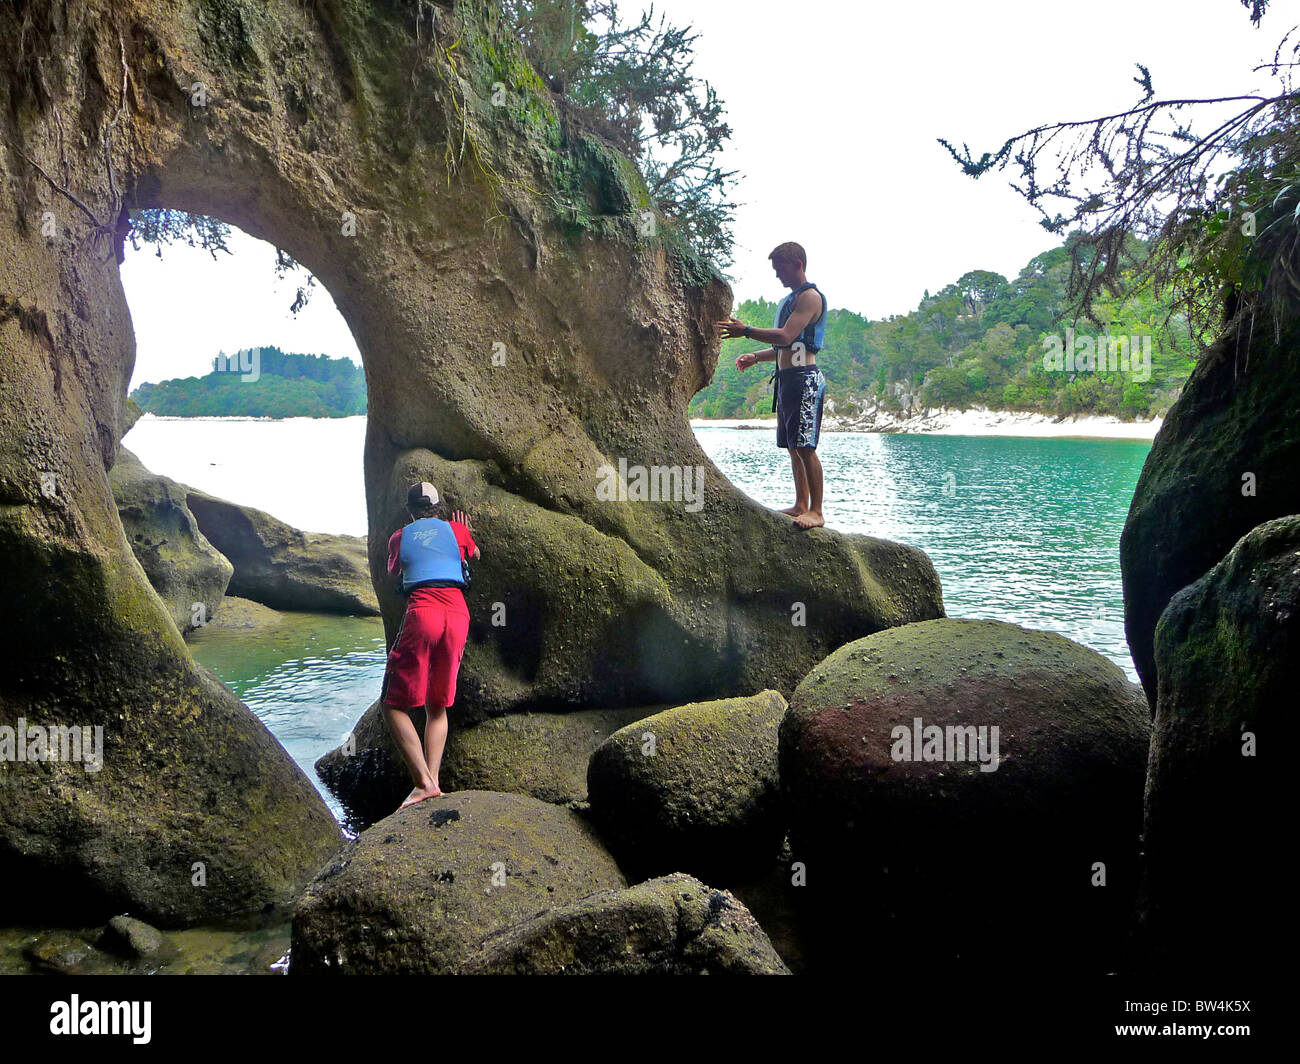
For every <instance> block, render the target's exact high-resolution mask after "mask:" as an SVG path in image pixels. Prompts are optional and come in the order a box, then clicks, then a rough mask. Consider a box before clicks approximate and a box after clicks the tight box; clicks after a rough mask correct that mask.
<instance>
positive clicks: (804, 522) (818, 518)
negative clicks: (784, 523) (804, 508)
mask: <svg viewBox="0 0 1300 1064" xmlns="http://www.w3.org/2000/svg"><path fill="white" fill-rule="evenodd" d="M794 523H795V525H796V526H797V527H798V528H821V527H822V525H824V524H825V523H826V519H825V518H824V517H822V515H821V512H820V511H819V510H809V511H808V512H807V513H803V514H799V516H798V517H796V518H795V519H794Z"/></svg>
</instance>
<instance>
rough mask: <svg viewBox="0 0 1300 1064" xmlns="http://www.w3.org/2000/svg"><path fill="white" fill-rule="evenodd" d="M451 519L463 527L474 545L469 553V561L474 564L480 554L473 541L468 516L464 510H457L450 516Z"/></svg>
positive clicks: (472, 531) (476, 544)
mask: <svg viewBox="0 0 1300 1064" xmlns="http://www.w3.org/2000/svg"><path fill="white" fill-rule="evenodd" d="M451 519H452V520H453V521H455V522H456V523H457V524H459V525H464V526H465V531H466V532H468V533H469V537H470V542H471V543H473V544H474V549H473V551H472V552H471V553H470V556H469V560H470V561H472V562H476V561H478V560H479V558H481V557H482V552H481V551H480V550H479V549H478V543H476V542H475V541H474V529H472V528H471V527H470V524H469V515H468V514H467V513H465V511H464V510H457V511H456V512H455V513H454V514H452V515H451ZM458 542H459V541H458Z"/></svg>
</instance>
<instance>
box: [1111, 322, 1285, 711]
mask: <svg viewBox="0 0 1300 1064" xmlns="http://www.w3.org/2000/svg"><path fill="white" fill-rule="evenodd" d="M1290 320H1291V321H1292V322H1293V321H1294V318H1292V319H1290ZM1284 324H1285V322H1284ZM1297 345H1300V325H1297V324H1286V327H1285V328H1284V329H1283V330H1282V333H1281V335H1280V336H1279V335H1276V334H1275V332H1274V324H1273V323H1272V322H1271V321H1270V322H1268V323H1267V324H1265V323H1264V322H1263V321H1261V322H1259V323H1258V324H1257V323H1256V322H1255V321H1254V319H1253V317H1252V318H1251V319H1250V320H1248V321H1245V322H1243V323H1241V325H1240V327H1239V329H1237V330H1235V331H1231V332H1229V333H1227V334H1226V335H1225V336H1223V337H1222V338H1221V339H1219V340H1218V341H1217V342H1215V343H1214V344H1213V345H1211V346H1210V348H1209V349H1208V350H1207V351H1206V352H1205V353H1204V354H1203V355H1201V356H1200V358H1199V359H1197V362H1196V368H1195V369H1194V370H1193V371H1192V375H1191V377H1190V378H1189V379H1188V381H1187V383H1186V384H1185V385H1184V386H1183V390H1182V394H1181V395H1180V396H1179V397H1178V401H1177V402H1175V403H1174V405H1173V407H1171V408H1170V410H1169V414H1168V416H1167V417H1166V418H1165V423H1164V425H1163V426H1162V427H1161V429H1160V432H1159V434H1158V435H1157V436H1156V438H1155V443H1154V444H1153V445H1152V447H1151V453H1150V454H1148V455H1147V460H1146V464H1145V465H1144V466H1143V467H1142V476H1141V477H1140V478H1139V479H1138V483H1137V489H1136V490H1135V491H1134V493H1133V503H1132V505H1131V506H1130V508H1129V513H1128V519H1127V520H1126V521H1125V523H1124V534H1123V536H1122V537H1121V538H1120V566H1121V569H1122V572H1123V577H1124V627H1125V630H1126V631H1127V633H1128V645H1129V648H1130V650H1132V652H1133V664H1134V665H1135V666H1136V667H1137V671H1138V675H1139V676H1140V677H1141V678H1142V685H1143V687H1144V688H1145V689H1146V693H1147V700H1148V701H1149V702H1150V704H1151V706H1152V710H1153V711H1154V708H1155V705H1156V697H1157V693H1158V688H1159V680H1158V677H1159V667H1158V663H1157V661H1156V656H1155V630H1156V623H1157V621H1158V620H1159V619H1160V615H1161V614H1162V613H1163V612H1164V609H1165V607H1166V606H1167V605H1168V604H1169V601H1170V599H1172V598H1173V596H1174V595H1175V594H1177V592H1178V591H1180V590H1181V589H1182V588H1184V587H1186V586H1187V585H1188V584H1190V583H1192V582H1193V581H1195V580H1198V579H1200V577H1201V576H1203V575H1204V574H1205V573H1206V572H1208V571H1209V570H1210V568H1211V567H1212V566H1214V565H1216V564H1217V563H1218V562H1219V561H1220V559H1222V558H1223V556H1224V555H1225V554H1227V553H1228V551H1229V550H1230V549H1231V548H1232V545H1233V544H1234V543H1236V542H1237V540H1239V539H1240V538H1241V537H1242V536H1244V535H1245V534H1246V533H1247V532H1249V531H1250V530H1251V529H1252V528H1254V527H1255V526H1256V525H1258V524H1260V523H1262V522H1264V521H1269V520H1272V519H1273V518H1278V517H1283V516H1285V515H1288V514H1295V513H1300V477H1297V476H1296V468H1297V466H1300V397H1298V396H1297V394H1296V381H1297V379H1298V378H1297V374H1296V372H1295V352H1296V348H1297Z"/></svg>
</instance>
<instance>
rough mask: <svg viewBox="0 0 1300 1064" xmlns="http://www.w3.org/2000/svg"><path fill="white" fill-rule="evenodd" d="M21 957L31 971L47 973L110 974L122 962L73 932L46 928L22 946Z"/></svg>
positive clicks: (118, 970) (121, 965) (119, 972)
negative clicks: (45, 930) (47, 929)
mask: <svg viewBox="0 0 1300 1064" xmlns="http://www.w3.org/2000/svg"><path fill="white" fill-rule="evenodd" d="M23 958H24V959H25V960H26V961H27V963H28V964H30V965H31V966H32V968H33V970H35V971H37V972H43V973H45V974H47V975H114V974H121V973H122V972H123V971H125V970H126V969H125V966H124V965H123V963H122V962H121V961H120V960H118V959H117V958H115V957H112V956H110V955H109V954H107V953H104V952H103V951H102V950H99V949H96V948H95V946H94V945H93V944H92V943H90V942H87V941H86V940H85V939H84V938H83V937H81V935H79V934H77V933H76V932H73V931H62V930H59V931H47V932H44V933H42V934H40V935H38V936H37V937H36V938H35V939H33V940H32V941H31V942H29V943H28V944H27V945H25V946H24V947H23Z"/></svg>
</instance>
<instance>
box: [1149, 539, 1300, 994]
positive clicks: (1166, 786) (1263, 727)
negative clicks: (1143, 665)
mask: <svg viewBox="0 0 1300 1064" xmlns="http://www.w3.org/2000/svg"><path fill="white" fill-rule="evenodd" d="M1155 652H1156V657H1155V660H1156V666H1157V669H1158V671H1159V676H1160V693H1159V698H1158V699H1157V702H1156V715H1155V731H1154V734H1153V736H1152V740H1151V763H1150V767H1149V770H1148V775H1147V786H1146V815H1145V827H1144V838H1143V884H1142V895H1143V896H1142V902H1141V906H1140V917H1141V926H1142V932H1143V934H1142V945H1143V957H1144V960H1145V961H1146V963H1149V964H1151V965H1154V966H1156V967H1158V968H1163V969H1168V970H1176V971H1179V972H1187V971H1189V970H1195V971H1200V972H1213V973H1214V974H1215V975H1216V976H1224V975H1229V974H1235V975H1246V974H1253V973H1255V972H1257V970H1258V968H1257V965H1258V956H1259V934H1260V932H1261V931H1262V930H1265V929H1269V928H1274V927H1277V928H1281V927H1284V926H1286V925H1287V923H1288V922H1289V921H1291V920H1292V919H1293V918H1294V917H1293V911H1292V910H1293V901H1292V898H1291V896H1290V891H1288V890H1287V889H1286V888H1287V885H1288V884H1290V882H1291V879H1292V873H1291V858H1292V855H1291V852H1290V850H1291V846H1290V845H1289V843H1285V842H1284V841H1283V839H1282V838H1281V837H1280V835H1279V820H1278V818H1279V816H1281V815H1283V814H1282V811H1283V810H1285V809H1286V808H1288V803H1289V801H1290V799H1291V793H1290V788H1289V780H1288V779H1287V777H1286V776H1285V774H1283V773H1281V772H1280V771H1279V769H1278V766H1277V764H1276V762H1274V761H1270V758H1273V757H1277V756H1280V753H1281V752H1282V751H1285V750H1289V749H1293V748H1294V739H1295V733H1296V729H1295V725H1294V723H1293V720H1294V713H1295V704H1296V701H1295V700H1296V692H1297V690H1300V516H1292V517H1284V518H1281V519H1279V520H1276V521H1269V522H1267V523H1266V524H1263V525H1260V526H1259V527H1258V528H1255V529H1253V530H1252V531H1251V532H1250V533H1248V534H1247V535H1246V536H1244V537H1242V539H1241V540H1240V541H1239V542H1238V543H1237V544H1236V546H1234V547H1233V548H1232V550H1231V551H1230V552H1229V553H1228V555H1227V557H1225V558H1224V559H1223V560H1222V561H1220V562H1219V564H1218V565H1216V566H1214V568H1212V569H1211V570H1210V571H1209V572H1208V573H1206V574H1205V576H1203V577H1202V578H1201V579H1200V580H1198V581H1196V582H1195V583H1194V584H1192V585H1191V586H1190V587H1186V588H1184V589H1183V590H1182V591H1180V592H1179V593H1178V594H1177V595H1175V596H1174V598H1173V601H1172V602H1170V603H1169V607H1168V609H1166V610H1165V612H1164V615H1163V616H1162V617H1161V618H1160V624H1159V626H1158V627H1157V628H1156V640H1155ZM1288 736H1290V738H1288Z"/></svg>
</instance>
